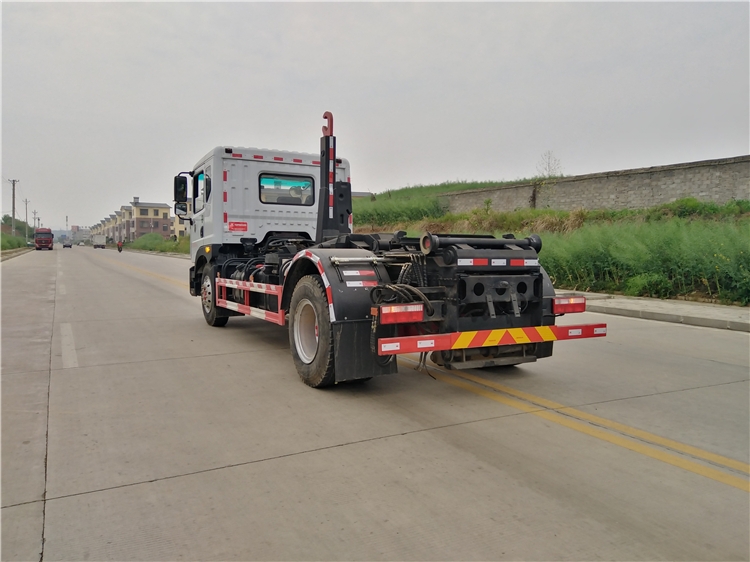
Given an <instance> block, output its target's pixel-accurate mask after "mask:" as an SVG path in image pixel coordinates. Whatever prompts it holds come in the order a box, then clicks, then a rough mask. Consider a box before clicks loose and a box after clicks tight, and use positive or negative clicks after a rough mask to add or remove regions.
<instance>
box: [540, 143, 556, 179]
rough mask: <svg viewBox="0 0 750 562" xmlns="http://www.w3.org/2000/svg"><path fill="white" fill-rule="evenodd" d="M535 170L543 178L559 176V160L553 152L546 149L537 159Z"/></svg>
mask: <svg viewBox="0 0 750 562" xmlns="http://www.w3.org/2000/svg"><path fill="white" fill-rule="evenodd" d="M536 171H537V173H538V174H539V176H540V177H543V178H552V177H556V176H561V175H562V164H560V160H558V159H557V158H556V157H555V154H554V152H552V151H551V150H547V151H546V152H544V153H543V154H542V156H541V158H540V159H539V163H538V164H537V165H536Z"/></svg>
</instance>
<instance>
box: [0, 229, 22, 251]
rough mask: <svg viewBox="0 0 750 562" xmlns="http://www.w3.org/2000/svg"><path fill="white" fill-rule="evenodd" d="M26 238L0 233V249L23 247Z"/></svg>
mask: <svg viewBox="0 0 750 562" xmlns="http://www.w3.org/2000/svg"><path fill="white" fill-rule="evenodd" d="M25 247H26V239H25V238H24V237H23V236H11V235H10V234H5V233H4V232H3V233H0V249H2V250H12V249H14V248H25Z"/></svg>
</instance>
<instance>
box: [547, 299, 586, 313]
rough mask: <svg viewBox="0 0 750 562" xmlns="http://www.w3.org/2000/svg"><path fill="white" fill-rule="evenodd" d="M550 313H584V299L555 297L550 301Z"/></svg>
mask: <svg viewBox="0 0 750 562" xmlns="http://www.w3.org/2000/svg"><path fill="white" fill-rule="evenodd" d="M552 312H554V313H555V314H565V313H568V312H586V297H555V298H554V300H553V301H552Z"/></svg>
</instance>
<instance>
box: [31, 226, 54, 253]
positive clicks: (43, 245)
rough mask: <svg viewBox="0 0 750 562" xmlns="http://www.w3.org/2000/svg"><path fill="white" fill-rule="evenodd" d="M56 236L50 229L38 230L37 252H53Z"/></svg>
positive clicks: (35, 242)
mask: <svg viewBox="0 0 750 562" xmlns="http://www.w3.org/2000/svg"><path fill="white" fill-rule="evenodd" d="M54 238H55V235H54V234H52V230H50V229H49V228H37V229H36V230H34V248H35V249H37V250H45V249H46V250H52V249H53V242H52V240H53V239H54Z"/></svg>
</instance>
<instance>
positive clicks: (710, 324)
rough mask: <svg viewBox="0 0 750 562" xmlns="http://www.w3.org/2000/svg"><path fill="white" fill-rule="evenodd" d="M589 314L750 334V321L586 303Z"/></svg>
mask: <svg viewBox="0 0 750 562" xmlns="http://www.w3.org/2000/svg"><path fill="white" fill-rule="evenodd" d="M586 311H587V312H599V313H602V314H614V315H616V316H628V317H630V318H642V319H643V320H659V321H661V322H671V323H673V324H685V325H687V326H699V327H702V328H718V329H721V330H733V331H737V332H750V321H748V322H743V321H736V320H723V319H720V318H706V317H701V316H689V315H682V314H670V313H667V312H653V311H650V310H635V309H632V308H620V307H618V306H616V305H604V306H602V305H599V304H596V303H592V302H589V301H588V299H587V301H586Z"/></svg>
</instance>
